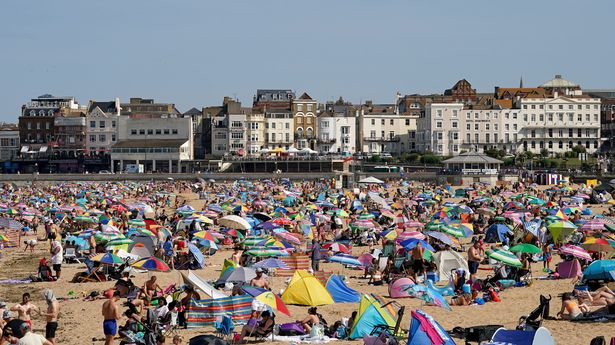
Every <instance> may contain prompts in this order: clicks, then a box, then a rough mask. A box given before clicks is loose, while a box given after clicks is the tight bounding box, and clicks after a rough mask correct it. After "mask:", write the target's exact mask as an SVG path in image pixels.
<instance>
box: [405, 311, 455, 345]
mask: <svg viewBox="0 0 615 345" xmlns="http://www.w3.org/2000/svg"><path fill="white" fill-rule="evenodd" d="M410 316H411V319H410V328H409V329H408V345H455V342H454V341H453V339H451V337H450V336H449V335H448V333H446V331H445V330H444V328H442V326H440V324H439V323H438V322H437V321H436V320H434V319H433V318H432V317H431V316H429V315H427V314H426V313H425V312H423V311H422V310H420V309H419V310H416V311H413V312H412V313H411V314H410Z"/></svg>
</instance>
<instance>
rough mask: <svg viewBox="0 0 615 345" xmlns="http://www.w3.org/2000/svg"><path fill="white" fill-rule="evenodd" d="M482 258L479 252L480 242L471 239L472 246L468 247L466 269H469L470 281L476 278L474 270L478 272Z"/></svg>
mask: <svg viewBox="0 0 615 345" xmlns="http://www.w3.org/2000/svg"><path fill="white" fill-rule="evenodd" d="M482 260H483V258H482V256H481V254H480V243H479V242H478V240H476V239H473V240H472V246H471V247H470V249H468V270H469V271H470V281H474V280H475V279H476V272H478V266H479V265H480V262H481V261H482Z"/></svg>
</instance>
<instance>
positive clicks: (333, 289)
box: [325, 274, 361, 303]
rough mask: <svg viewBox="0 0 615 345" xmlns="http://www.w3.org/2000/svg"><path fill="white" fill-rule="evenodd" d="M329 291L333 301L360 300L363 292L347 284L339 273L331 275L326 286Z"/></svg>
mask: <svg viewBox="0 0 615 345" xmlns="http://www.w3.org/2000/svg"><path fill="white" fill-rule="evenodd" d="M325 288H326V289H327V291H329V293H330V294H331V297H332V298H333V301H335V302H336V303H341V302H350V303H355V302H360V301H361V294H360V293H359V292H357V291H355V290H353V289H351V288H350V287H348V285H346V283H345V282H344V280H343V279H342V277H340V276H339V275H337V274H333V275H331V277H329V280H328V281H327V285H326V286H325Z"/></svg>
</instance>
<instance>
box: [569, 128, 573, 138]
mask: <svg viewBox="0 0 615 345" xmlns="http://www.w3.org/2000/svg"><path fill="white" fill-rule="evenodd" d="M573 136H574V135H573V130H572V128H568V138H572V137H573Z"/></svg>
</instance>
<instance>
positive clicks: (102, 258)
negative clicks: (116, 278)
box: [90, 253, 124, 265]
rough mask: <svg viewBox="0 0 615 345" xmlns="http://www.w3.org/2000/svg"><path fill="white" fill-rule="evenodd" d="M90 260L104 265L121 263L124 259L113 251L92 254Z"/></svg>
mask: <svg viewBox="0 0 615 345" xmlns="http://www.w3.org/2000/svg"><path fill="white" fill-rule="evenodd" d="M90 260H92V261H95V262H100V263H101V264H104V265H121V264H123V263H124V260H122V258H120V257H119V256H117V255H115V254H113V253H100V254H96V255H95V256H93V257H92V258H91V259H90Z"/></svg>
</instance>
